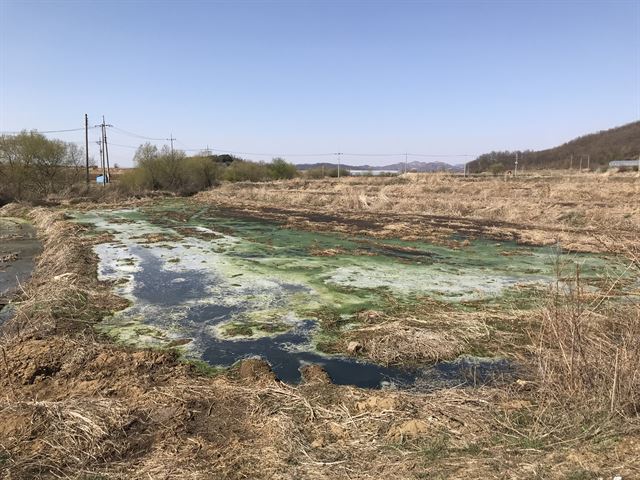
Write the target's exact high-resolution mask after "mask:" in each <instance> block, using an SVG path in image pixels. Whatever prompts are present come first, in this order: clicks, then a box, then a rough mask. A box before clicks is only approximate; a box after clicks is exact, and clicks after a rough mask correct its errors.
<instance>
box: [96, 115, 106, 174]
mask: <svg viewBox="0 0 640 480" xmlns="http://www.w3.org/2000/svg"><path fill="white" fill-rule="evenodd" d="M96 126H97V125H96ZM96 143H97V144H98V147H99V148H100V167H101V168H102V186H104V179H105V178H106V175H107V172H106V171H105V169H104V150H103V149H102V132H100V140H98V141H97V142H96Z"/></svg>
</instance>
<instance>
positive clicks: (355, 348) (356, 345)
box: [347, 341, 362, 355]
mask: <svg viewBox="0 0 640 480" xmlns="http://www.w3.org/2000/svg"><path fill="white" fill-rule="evenodd" d="M361 350H362V344H361V343H360V342H356V341H352V342H349V344H348V345H347V352H348V353H350V354H351V355H355V354H356V353H358V352H359V351H361Z"/></svg>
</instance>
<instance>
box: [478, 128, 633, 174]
mask: <svg viewBox="0 0 640 480" xmlns="http://www.w3.org/2000/svg"><path fill="white" fill-rule="evenodd" d="M515 154H516V152H515V151H513V152H491V153H485V154H483V155H480V156H479V157H478V158H477V159H476V160H474V161H473V162H470V163H469V171H470V172H476V173H477V172H484V171H487V170H491V169H492V168H496V167H491V166H492V165H493V164H502V165H503V166H504V168H505V169H507V170H511V169H513V165H514V160H515ZM518 154H519V157H520V158H519V162H518V168H521V167H524V168H525V170H530V169H536V170H537V169H545V168H550V169H560V168H570V166H571V163H572V161H571V158H572V156H573V168H578V167H579V166H580V160H581V159H582V167H583V168H586V167H587V155H588V156H589V157H590V162H589V163H590V167H591V169H595V168H598V167H600V166H603V165H607V164H608V163H609V162H610V161H611V160H627V159H637V158H638V155H640V122H634V123H629V124H627V125H623V126H621V127H616V128H612V129H610V130H603V131H601V132H598V133H592V134H589V135H584V136H582V137H578V138H576V139H574V140H571V141H569V142H567V143H565V144H563V145H560V146H559V147H555V148H550V149H548V150H539V151H531V150H526V151H519V152H518ZM496 170H499V168H498V169H496Z"/></svg>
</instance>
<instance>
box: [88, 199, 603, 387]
mask: <svg viewBox="0 0 640 480" xmlns="http://www.w3.org/2000/svg"><path fill="white" fill-rule="evenodd" d="M76 219H77V221H78V222H82V223H88V224H92V225H93V226H94V227H95V230H96V231H97V232H109V233H111V234H112V241H109V242H105V243H102V244H100V245H98V246H97V247H96V252H97V253H98V255H99V258H100V264H99V276H100V278H101V279H104V280H111V281H113V283H114V288H115V290H116V292H117V293H119V294H120V295H122V296H124V297H127V298H128V299H130V300H131V302H132V305H131V307H129V308H127V309H125V310H124V311H122V312H119V313H117V314H116V315H114V316H113V317H111V318H109V319H106V320H105V321H104V322H102V325H101V327H100V328H101V329H102V330H104V331H106V332H108V333H109V334H111V335H113V336H114V337H115V338H116V339H118V340H119V341H121V342H124V343H128V344H135V345H146V346H158V347H161V346H178V345H179V346H180V348H181V349H182V350H183V351H184V353H185V355H186V356H187V357H191V358H197V359H202V360H205V361H206V362H208V363H210V364H211V365H220V366H228V365H231V364H233V363H234V362H235V361H237V360H239V359H241V358H245V357H248V356H254V355H257V356H261V357H263V358H265V359H267V360H268V361H269V362H270V363H271V365H272V367H273V369H274V371H275V373H276V374H277V375H278V377H279V378H281V379H282V380H285V381H289V382H296V381H298V380H299V378H300V372H299V367H300V366H301V365H304V364H305V363H319V364H322V365H323V366H324V367H325V369H326V370H327V371H328V373H329V375H330V376H331V378H332V380H333V381H334V382H335V383H340V384H353V385H358V386H363V387H379V386H381V385H384V384H386V383H392V384H401V385H411V384H414V383H416V382H418V383H422V384H424V380H425V379H427V380H428V383H429V384H431V385H451V384H460V383H467V382H469V381H470V378H471V376H470V375H469V372H470V371H472V372H473V375H472V377H473V381H474V382H484V381H485V380H487V379H488V378H489V377H493V376H495V375H502V374H504V373H508V371H509V367H508V365H507V364H506V362H504V361H500V360H495V359H493V360H491V359H489V360H482V359H469V358H461V359H458V361H456V362H443V363H439V364H437V365H435V366H425V367H424V368H419V369H414V370H403V369H398V368H385V367H380V366H378V365H374V364H370V363H365V362H359V361H356V360H353V359H351V358H347V357H341V356H335V355H325V354H322V353H320V352H318V351H317V348H316V347H315V344H316V342H317V341H318V339H319V338H322V336H323V335H324V334H325V332H321V331H320V329H319V327H318V323H317V319H318V316H319V315H323V314H326V312H327V311H329V312H330V314H331V315H334V316H335V317H336V318H339V319H341V320H342V321H344V322H346V323H348V321H349V319H350V318H352V317H353V315H354V314H355V313H356V312H357V311H359V310H362V309H367V308H382V309H383V308H385V305H386V302H388V299H389V297H390V296H392V297H394V298H396V299H400V300H401V301H411V299H412V298H415V297H416V296H417V295H429V296H431V297H434V298H437V299H438V300H440V301H446V302H452V303H459V302H463V301H472V300H474V301H477V300H483V299H496V298H498V299H499V298H500V297H501V296H502V295H506V294H507V293H508V292H509V291H510V289H513V288H515V287H516V286H522V285H544V284H547V283H548V282H550V281H552V279H553V277H554V269H555V267H556V265H557V264H558V261H559V258H560V257H559V256H558V254H557V253H556V252H553V251H552V250H551V249H532V248H527V249H525V248H520V247H518V246H516V245H511V244H502V245H501V244H496V243H495V242H488V241H474V242H471V244H470V245H468V246H466V247H465V248H463V249H450V248H445V247H441V246H435V245H430V244H426V243H421V242H401V241H388V240H385V241H382V240H376V239H372V238H353V237H344V236H341V235H336V234H322V233H316V232H304V231H295V230H287V229H283V228H280V226H278V225H275V224H272V223H266V222H259V221H255V220H247V219H234V218H222V217H219V216H216V215H215V213H212V212H210V211H208V210H205V209H202V210H194V209H193V208H192V207H186V206H184V207H182V206H181V205H180V204H175V203H172V204H167V205H164V206H162V205H161V206H157V207H155V208H152V209H148V210H145V211H137V210H121V211H100V212H90V213H84V214H78V215H77V216H76ZM563 261H579V262H580V263H582V265H583V266H582V270H583V276H584V277H585V278H588V277H589V275H590V274H593V273H594V272H595V271H596V270H597V269H600V268H603V267H604V266H605V263H604V261H603V260H601V259H598V258H595V257H586V256H585V257H571V258H563ZM347 328H348V326H347Z"/></svg>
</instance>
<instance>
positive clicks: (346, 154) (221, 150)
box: [2, 125, 478, 163]
mask: <svg viewBox="0 0 640 480" xmlns="http://www.w3.org/2000/svg"><path fill="white" fill-rule="evenodd" d="M98 127H102V126H101V125H96V126H94V127H89V128H91V129H93V128H98ZM105 127H110V128H112V129H113V130H115V131H117V132H119V133H122V134H124V135H127V136H130V137H133V138H138V139H141V140H148V141H154V142H161V141H167V142H171V143H172V144H173V142H174V141H176V142H178V143H179V144H180V145H183V146H184V147H185V148H184V149H183V150H184V151H185V152H202V151H210V152H218V153H226V154H230V155H252V156H256V157H333V156H335V155H336V153H335V152H317V153H283V152H278V153H274V152H244V151H239V150H230V149H226V148H214V147H209V146H207V147H206V148H189V147H188V146H187V145H185V144H184V143H183V142H181V141H180V140H178V139H176V138H174V137H173V135H171V136H170V137H169V138H165V137H148V136H146V135H141V134H138V133H135V132H131V131H129V130H125V129H123V128H120V127H116V126H113V125H105ZM82 130H84V128H75V129H62V130H45V131H38V130H35V131H37V132H38V133H63V132H75V131H82ZM2 133H21V132H2ZM111 145H113V146H115V147H122V148H131V149H137V148H138V146H133V145H123V144H118V143H111ZM340 156H341V157H387V158H389V157H399V158H402V157H404V159H405V163H406V161H407V158H408V157H421V158H473V157H477V156H478V155H474V154H433V153H409V152H399V153H359V152H351V153H349V152H341V153H340Z"/></svg>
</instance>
